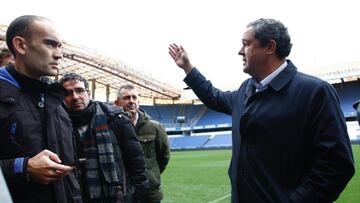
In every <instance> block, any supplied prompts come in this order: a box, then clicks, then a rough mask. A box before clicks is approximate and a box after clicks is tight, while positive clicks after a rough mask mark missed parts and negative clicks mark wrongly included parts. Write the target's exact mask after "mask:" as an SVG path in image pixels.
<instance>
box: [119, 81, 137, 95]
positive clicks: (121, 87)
mask: <svg viewBox="0 0 360 203" xmlns="http://www.w3.org/2000/svg"><path fill="white" fill-rule="evenodd" d="M123 89H125V90H133V89H135V87H134V86H133V85H131V84H125V85H121V86H120V87H119V90H118V93H117V98H120V97H122V95H121V90H123Z"/></svg>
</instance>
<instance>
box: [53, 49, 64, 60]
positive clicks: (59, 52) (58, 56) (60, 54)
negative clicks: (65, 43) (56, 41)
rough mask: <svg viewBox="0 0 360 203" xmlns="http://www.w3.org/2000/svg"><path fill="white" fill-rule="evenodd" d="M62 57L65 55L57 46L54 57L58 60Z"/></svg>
mask: <svg viewBox="0 0 360 203" xmlns="http://www.w3.org/2000/svg"><path fill="white" fill-rule="evenodd" d="M62 57H63V54H62V53H61V51H60V48H57V49H56V51H55V53H54V58H55V59H57V60H59V59H61V58H62Z"/></svg>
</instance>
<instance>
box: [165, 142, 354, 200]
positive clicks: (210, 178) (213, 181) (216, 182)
mask: <svg viewBox="0 0 360 203" xmlns="http://www.w3.org/2000/svg"><path fill="white" fill-rule="evenodd" d="M353 152H354V158H355V164H356V174H355V176H354V177H353V178H352V180H351V181H350V183H349V184H348V186H347V187H346V189H345V190H344V192H343V193H342V194H341V196H340V197H339V199H338V200H337V201H336V203H354V202H360V175H359V173H358V172H359V171H360V145H353ZM230 157H231V150H206V151H181V152H171V158H170V163H169V165H168V167H167V169H166V170H165V172H164V173H163V174H162V176H161V177H162V183H163V184H162V187H163V190H164V199H163V201H162V202H163V203H184V202H186V203H229V202H230V182H229V178H228V175H227V170H228V167H229V163H230Z"/></svg>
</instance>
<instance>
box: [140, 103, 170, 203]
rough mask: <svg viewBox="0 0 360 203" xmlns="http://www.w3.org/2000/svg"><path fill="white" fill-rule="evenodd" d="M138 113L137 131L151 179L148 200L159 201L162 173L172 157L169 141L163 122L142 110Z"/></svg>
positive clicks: (161, 195)
mask: <svg viewBox="0 0 360 203" xmlns="http://www.w3.org/2000/svg"><path fill="white" fill-rule="evenodd" d="M138 114H139V118H138V121H137V123H136V125H135V131H136V135H137V137H138V139H139V141H140V144H141V147H142V149H143V151H144V155H145V164H146V168H147V178H148V179H149V190H148V201H149V202H158V201H160V200H162V199H163V192H162V190H161V178H160V174H161V173H162V172H163V171H164V170H165V168H166V165H167V164H168V162H169V159H170V147H169V141H168V137H167V134H166V131H165V128H164V126H163V125H162V124H160V123H159V122H157V121H154V120H152V119H151V117H150V116H149V115H148V114H147V113H145V112H144V111H142V110H139V111H138Z"/></svg>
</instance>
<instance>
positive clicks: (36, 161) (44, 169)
mask: <svg viewBox="0 0 360 203" xmlns="http://www.w3.org/2000/svg"><path fill="white" fill-rule="evenodd" d="M60 163H61V160H60V159H59V157H58V156H57V155H56V154H55V153H53V152H51V151H49V150H43V151H41V152H40V153H39V154H37V155H36V156H34V157H32V158H30V159H29V161H28V165H27V173H28V175H29V177H30V178H31V180H34V181H36V182H39V183H42V184H49V183H50V182H52V181H55V180H59V179H60V178H62V177H64V176H65V175H67V174H68V173H69V172H70V171H71V170H73V167H70V166H66V165H62V164H60Z"/></svg>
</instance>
